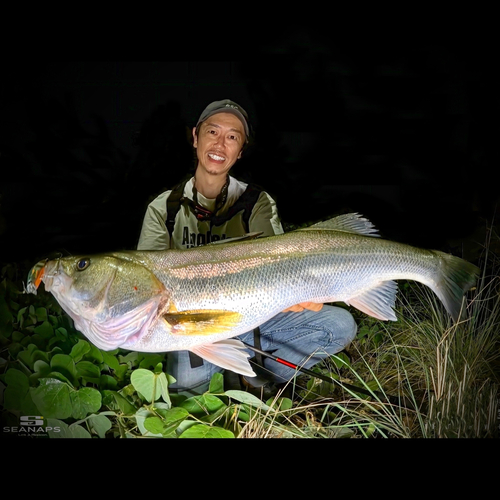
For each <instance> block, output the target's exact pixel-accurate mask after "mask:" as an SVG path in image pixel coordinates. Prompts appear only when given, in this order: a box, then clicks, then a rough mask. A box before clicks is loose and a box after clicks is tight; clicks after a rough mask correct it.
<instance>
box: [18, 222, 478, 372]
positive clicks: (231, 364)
mask: <svg viewBox="0 0 500 500" xmlns="http://www.w3.org/2000/svg"><path fill="white" fill-rule="evenodd" d="M376 232H377V231H376V229H374V227H373V225H372V224H371V223H370V222H369V221H368V220H366V219H364V218H362V217H361V216H359V215H358V214H347V215H342V216H339V217H335V218H333V219H330V220H328V221H325V222H320V223H318V224H315V225H312V226H310V227H307V228H304V229H299V230H296V231H293V232H290V233H285V234H281V235H278V236H272V237H267V238H261V239H254V240H250V241H236V242H229V243H218V244H210V245H206V246H203V247H198V248H192V249H189V250H167V251H159V252H158V251H128V252H116V253H107V254H102V255H90V256H85V255H83V256H82V255H80V256H73V257H64V258H59V259H55V260H49V261H41V262H39V263H38V264H36V265H35V266H34V267H33V269H32V270H31V272H30V275H29V277H28V284H27V291H28V292H31V293H36V290H37V288H38V286H39V284H40V282H41V281H43V282H44V284H45V289H46V290H47V291H50V292H51V293H52V294H53V295H54V296H55V298H56V299H57V301H58V302H59V304H60V305H61V307H62V308H63V309H64V310H65V311H66V312H67V313H68V314H69V316H71V318H73V320H74V323H75V327H76V328H77V329H78V330H80V331H81V332H82V333H83V334H84V335H85V336H86V337H87V338H88V339H89V340H90V341H91V342H93V343H94V344H95V345H96V346H97V347H99V348H101V349H104V350H111V349H115V348H118V347H120V348H125V349H130V350H136V351H147V352H165V351H175V350H184V349H187V350H190V351H192V352H194V353H196V354H198V355H199V356H201V357H202V358H204V359H206V360H208V361H210V362H211V363H214V364H216V365H219V366H221V367H223V368H227V369H230V370H233V371H235V372H238V373H242V374H244V375H250V376H253V375H254V372H253V370H252V369H251V367H250V364H249V363H248V359H247V358H248V354H247V351H245V348H244V346H243V344H242V343H241V342H240V341H239V340H237V339H234V338H232V337H235V336H237V335H239V334H242V333H245V332H248V331H250V330H252V329H253V328H255V327H257V326H259V325H261V324H262V323H263V322H265V321H267V320H268V319H270V318H272V317H273V316H275V315H276V314H277V313H279V312H281V311H283V310H284V309H286V308H288V307H290V306H292V305H294V304H298V303H300V302H306V301H310V302H318V303H319V302H337V301H341V302H345V303H346V304H348V305H351V306H353V307H356V308H357V309H359V310H361V311H363V312H364V313H366V314H369V315H370V316H373V317H375V318H378V319H381V320H393V321H395V320H396V316H395V314H394V305H395V297H396V291H397V284H396V283H395V282H394V281H393V280H397V279H406V280H415V281H418V282H420V283H423V284H425V285H427V286H428V287H430V288H431V289H432V290H433V291H434V292H435V293H436V295H437V296H438V297H439V299H440V300H441V301H442V303H443V304H444V306H445V308H446V309H447V311H448V312H449V313H450V315H451V316H452V317H453V319H454V320H457V319H458V318H459V315H460V310H461V306H462V297H463V295H464V293H465V292H466V291H467V290H468V289H469V288H470V287H471V286H472V285H473V284H474V283H475V281H476V278H477V276H478V273H479V269H478V268H477V267H476V266H474V265H473V264H470V263H468V262H466V261H464V260H462V259H460V258H458V257H454V256H452V255H448V254H445V253H443V252H440V251H436V250H422V249H418V248H414V247H412V246H409V245H404V244H401V243H396V242H392V241H387V240H383V239H381V238H379V237H378V235H377V234H376ZM290 314H295V313H293V312H291V313H290Z"/></svg>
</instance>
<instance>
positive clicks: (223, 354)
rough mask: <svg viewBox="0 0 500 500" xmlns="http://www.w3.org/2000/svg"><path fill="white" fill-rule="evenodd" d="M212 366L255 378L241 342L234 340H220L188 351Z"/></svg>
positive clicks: (247, 354) (248, 355)
mask: <svg viewBox="0 0 500 500" xmlns="http://www.w3.org/2000/svg"><path fill="white" fill-rule="evenodd" d="M189 350H190V351H191V352H194V353H195V354H197V355H198V356H200V357H201V358H203V359H206V360H207V361H208V362H210V363H213V364H214V365H217V366H220V367H222V368H225V369H226V370H231V371H233V372H235V373H241V375H245V376H248V377H255V376H256V374H255V372H254V371H253V370H252V367H251V366H250V363H249V362H248V358H249V357H250V354H249V353H248V352H247V351H246V350H245V346H244V345H243V343H242V342H240V341H239V340H236V339H226V340H220V341H219V342H215V343H213V344H205V345H199V346H196V347H192V348H190V349H189Z"/></svg>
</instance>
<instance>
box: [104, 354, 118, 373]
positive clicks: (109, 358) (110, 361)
mask: <svg viewBox="0 0 500 500" xmlns="http://www.w3.org/2000/svg"><path fill="white" fill-rule="evenodd" d="M101 354H102V361H103V363H106V364H107V365H108V366H109V367H110V368H111V369H112V370H118V368H119V367H120V363H119V361H118V359H117V358H116V356H115V355H113V354H110V353H109V352H106V351H101Z"/></svg>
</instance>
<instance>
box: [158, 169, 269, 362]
mask: <svg viewBox="0 0 500 500" xmlns="http://www.w3.org/2000/svg"><path fill="white" fill-rule="evenodd" d="M190 179H191V177H189V178H188V179H186V180H184V181H182V182H180V183H179V184H177V185H176V186H174V187H173V188H172V192H171V193H170V195H169V196H168V198H167V220H166V221H165V224H166V226H167V230H168V233H169V236H170V240H172V235H173V233H174V226H175V217H176V216H177V213H178V212H179V210H180V208H181V205H187V206H188V207H189V208H190V210H191V213H193V214H194V216H195V217H196V219H197V220H199V221H200V222H201V221H210V229H212V227H214V226H221V225H222V224H224V223H225V222H227V221H228V220H230V219H232V218H233V217H234V216H235V215H236V214H237V213H239V212H241V211H242V210H243V214H242V220H243V224H244V226H245V230H246V232H247V233H248V232H250V230H249V225H248V221H249V220H250V215H251V214H252V210H253V207H254V206H255V203H257V200H258V199H259V196H260V193H261V192H262V189H261V188H259V187H258V186H256V185H252V184H248V185H247V188H246V189H245V191H244V192H243V194H242V195H241V196H240V197H239V198H238V199H237V200H236V203H235V204H234V205H232V206H231V207H230V208H229V209H228V211H227V212H226V213H225V214H223V215H216V214H217V212H218V211H219V210H220V209H221V208H222V207H223V206H224V203H225V202H226V200H227V192H228V187H229V176H228V177H227V178H226V183H225V184H224V186H223V187H222V189H221V192H220V193H219V195H218V196H217V198H216V200H215V209H214V211H213V212H211V211H210V210H207V209H206V208H203V207H202V206H201V205H200V204H199V203H198V191H197V190H196V187H194V186H193V199H192V200H191V199H189V198H187V197H186V196H184V187H185V186H186V183H187V182H188V181H189V180H190ZM254 345H255V347H256V348H257V349H261V343H260V329H259V327H257V328H255V329H254ZM255 359H256V361H257V363H258V364H259V365H261V366H263V363H262V356H261V354H259V353H256V355H255ZM189 361H190V363H191V368H197V367H198V366H201V365H203V359H202V358H200V357H199V356H198V355H196V354H194V353H193V352H191V351H189Z"/></svg>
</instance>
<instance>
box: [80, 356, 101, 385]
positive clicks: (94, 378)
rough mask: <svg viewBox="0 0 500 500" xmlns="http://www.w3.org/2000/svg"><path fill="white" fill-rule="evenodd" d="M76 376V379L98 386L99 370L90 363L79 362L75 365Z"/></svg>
mask: <svg viewBox="0 0 500 500" xmlns="http://www.w3.org/2000/svg"><path fill="white" fill-rule="evenodd" d="M76 375H77V377H78V378H85V379H87V380H88V381H90V382H93V383H95V384H98V383H99V377H100V376H101V370H100V369H99V367H98V366H96V365H94V363H92V362H90V361H80V362H79V363H77V364H76Z"/></svg>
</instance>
